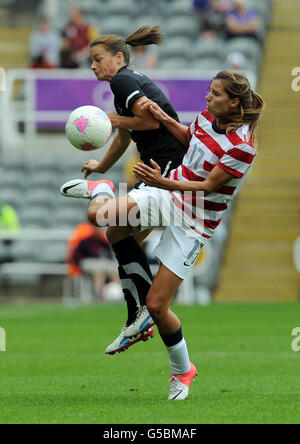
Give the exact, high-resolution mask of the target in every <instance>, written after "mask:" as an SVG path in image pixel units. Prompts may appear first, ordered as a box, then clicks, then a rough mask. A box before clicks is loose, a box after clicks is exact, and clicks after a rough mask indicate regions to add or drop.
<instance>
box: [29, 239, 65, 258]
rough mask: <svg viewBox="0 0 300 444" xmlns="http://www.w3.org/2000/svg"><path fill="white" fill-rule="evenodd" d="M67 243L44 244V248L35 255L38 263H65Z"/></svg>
mask: <svg viewBox="0 0 300 444" xmlns="http://www.w3.org/2000/svg"><path fill="white" fill-rule="evenodd" d="M66 251H67V243H66V242H65V241H62V242H43V245H42V248H39V250H38V251H36V253H35V257H36V260H37V261H38V262H49V263H64V262H65V260H66Z"/></svg>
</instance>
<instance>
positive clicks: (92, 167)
mask: <svg viewBox="0 0 300 444" xmlns="http://www.w3.org/2000/svg"><path fill="white" fill-rule="evenodd" d="M99 164H100V162H98V160H93V159H90V160H88V161H87V162H85V164H84V165H83V166H82V168H81V172H82V173H85V174H84V178H85V179H86V178H87V177H88V176H89V175H90V174H91V173H99V172H100V171H99Z"/></svg>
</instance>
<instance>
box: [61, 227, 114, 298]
mask: <svg viewBox="0 0 300 444" xmlns="http://www.w3.org/2000/svg"><path fill="white" fill-rule="evenodd" d="M87 258H95V259H97V258H106V259H111V258H112V252H111V248H110V245H109V243H108V241H107V238H106V235H105V233H104V231H103V230H102V229H101V228H98V227H95V226H94V225H92V224H90V223H89V222H83V223H82V224H79V225H77V227H76V228H75V230H74V231H73V233H72V235H71V237H70V238H69V240H68V250H67V265H68V274H69V277H70V278H71V279H76V278H78V277H79V276H82V275H83V274H84V271H83V270H82V268H81V261H82V260H84V259H87ZM106 281H107V275H106V273H105V272H101V271H99V272H97V273H95V274H94V275H93V284H94V291H95V293H96V295H97V299H98V298H99V299H100V300H101V301H102V302H105V297H104V293H103V287H104V286H105V284H106Z"/></svg>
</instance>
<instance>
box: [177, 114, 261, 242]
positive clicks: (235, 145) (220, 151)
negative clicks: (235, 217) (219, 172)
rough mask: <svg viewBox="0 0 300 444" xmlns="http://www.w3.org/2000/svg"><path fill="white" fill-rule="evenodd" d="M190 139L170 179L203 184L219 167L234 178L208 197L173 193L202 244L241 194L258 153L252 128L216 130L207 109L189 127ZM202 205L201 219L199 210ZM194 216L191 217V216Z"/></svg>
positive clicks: (178, 205)
mask: <svg viewBox="0 0 300 444" xmlns="http://www.w3.org/2000/svg"><path fill="white" fill-rule="evenodd" d="M189 131H190V135H191V140H190V145H189V148H188V150H187V153H186V154H185V156H184V158H183V161H182V165H180V166H179V167H178V168H177V169H175V170H172V171H171V173H170V175H169V179H172V180H179V181H203V180H205V179H206V178H207V177H208V175H209V173H210V171H211V170H212V169H213V168H214V167H215V166H216V165H217V166H218V167H220V168H221V169H223V170H224V171H227V172H228V173H230V174H232V175H233V177H232V179H230V180H229V181H228V182H227V183H226V185H224V186H222V187H221V188H219V189H218V190H216V191H214V192H213V193H209V194H207V195H206V196H205V197H202V198H200V199H199V198H198V197H195V196H193V197H191V194H190V195H189V196H186V194H187V193H181V192H179V191H175V192H172V193H171V194H172V199H173V202H174V204H175V206H176V207H177V208H179V209H180V210H181V211H182V210H184V211H185V212H187V213H190V215H191V217H192V218H193V221H194V227H195V229H196V230H197V231H198V232H199V234H200V233H201V234H200V235H201V236H202V237H203V243H207V241H208V239H209V238H210V237H211V236H212V234H213V233H214V230H215V229H216V228H217V226H218V225H219V223H220V222H221V218H222V215H223V213H224V211H225V210H226V208H227V204H228V202H229V201H231V200H232V199H233V198H234V196H235V195H236V194H237V193H238V191H239V189H240V187H241V185H242V183H243V181H244V179H245V177H246V174H247V173H248V171H249V170H250V168H251V166H252V164H253V161H254V158H255V155H256V152H255V149H254V147H253V146H252V140H251V137H250V135H249V126H248V125H243V126H242V127H240V128H239V129H238V130H236V131H235V132H231V133H229V134H226V132H225V131H223V130H219V129H218V128H217V127H216V122H215V118H214V117H213V116H211V115H210V114H209V113H208V111H207V110H204V111H202V112H201V113H200V114H199V115H198V116H197V117H196V119H195V121H194V122H193V123H192V124H191V125H190V127H189ZM200 200H201V203H200V205H202V209H203V210H202V213H201V214H202V215H203V216H202V217H201V219H199V217H198V214H199V212H197V208H198V209H199V201H200ZM191 213H192V214H191Z"/></svg>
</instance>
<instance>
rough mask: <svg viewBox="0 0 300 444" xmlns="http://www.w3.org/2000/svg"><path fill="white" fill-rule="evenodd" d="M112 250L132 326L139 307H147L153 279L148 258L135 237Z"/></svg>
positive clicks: (129, 322)
mask: <svg viewBox="0 0 300 444" xmlns="http://www.w3.org/2000/svg"><path fill="white" fill-rule="evenodd" d="M112 248H113V250H114V252H115V255H116V258H117V260H118V262H119V274H120V280H121V285H122V289H123V293H124V297H125V300H126V302H127V309H128V320H127V324H128V325H130V324H131V323H132V322H133V321H134V320H135V317H136V312H137V310H138V309H139V307H140V306H143V305H146V296H147V294H148V291H149V289H150V287H151V284H152V280H153V277H152V273H151V270H150V267H149V264H148V260H147V256H146V254H145V252H144V250H143V249H142V247H141V246H140V245H139V243H138V242H137V241H136V240H135V239H134V237H133V236H130V237H127V238H126V239H123V240H121V241H119V242H117V243H115V244H113V245H112Z"/></svg>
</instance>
